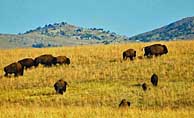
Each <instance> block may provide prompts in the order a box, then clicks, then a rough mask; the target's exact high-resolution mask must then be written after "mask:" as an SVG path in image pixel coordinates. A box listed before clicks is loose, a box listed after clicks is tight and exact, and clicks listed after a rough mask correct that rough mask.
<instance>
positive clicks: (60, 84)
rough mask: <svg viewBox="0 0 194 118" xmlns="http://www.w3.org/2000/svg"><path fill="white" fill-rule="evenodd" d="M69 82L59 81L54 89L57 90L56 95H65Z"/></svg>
mask: <svg viewBox="0 0 194 118" xmlns="http://www.w3.org/2000/svg"><path fill="white" fill-rule="evenodd" d="M67 85H68V84H67V82H66V81H64V80H62V79H60V80H58V81H57V82H56V83H55V84H54V88H55V91H56V93H59V94H62V95H63V92H65V91H66V86H67Z"/></svg>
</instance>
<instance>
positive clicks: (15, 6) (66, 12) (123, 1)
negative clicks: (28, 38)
mask: <svg viewBox="0 0 194 118" xmlns="http://www.w3.org/2000/svg"><path fill="white" fill-rule="evenodd" d="M189 16H194V0H0V33H9V34H10V33H12V34H17V33H19V32H21V33H23V32H25V31H27V30H30V29H34V28H36V27H38V26H44V25H45V24H53V23H56V22H62V21H64V22H67V23H69V24H73V25H77V26H81V27H85V28H94V27H96V28H103V29H105V30H110V31H112V32H116V33H118V34H122V35H127V36H129V37H130V36H133V35H136V34H139V33H143V32H146V31H150V30H152V29H155V28H159V27H161V26H163V25H167V24H169V23H172V22H174V21H177V20H180V19H182V18H184V17H189Z"/></svg>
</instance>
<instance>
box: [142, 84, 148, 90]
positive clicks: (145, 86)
mask: <svg viewBox="0 0 194 118" xmlns="http://www.w3.org/2000/svg"><path fill="white" fill-rule="evenodd" d="M142 89H143V90H144V91H146V90H147V84H146V83H143V84H142Z"/></svg>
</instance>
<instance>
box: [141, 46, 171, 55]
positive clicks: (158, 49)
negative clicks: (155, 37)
mask: <svg viewBox="0 0 194 118" xmlns="http://www.w3.org/2000/svg"><path fill="white" fill-rule="evenodd" d="M143 49H144V56H147V57H151V56H153V55H155V56H161V55H163V54H167V53H168V49H167V47H166V46H165V45H161V44H153V45H150V46H146V47H144V48H143Z"/></svg>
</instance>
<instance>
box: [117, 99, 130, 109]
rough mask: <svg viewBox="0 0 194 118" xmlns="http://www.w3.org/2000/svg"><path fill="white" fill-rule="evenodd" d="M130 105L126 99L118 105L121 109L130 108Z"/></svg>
mask: <svg viewBox="0 0 194 118" xmlns="http://www.w3.org/2000/svg"><path fill="white" fill-rule="evenodd" d="M130 105H131V103H130V102H128V101H127V100H126V99H123V100H122V101H121V103H120V104H119V107H122V108H124V107H130Z"/></svg>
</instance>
